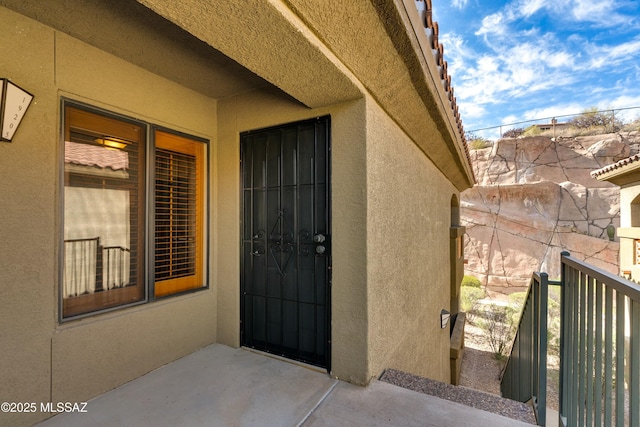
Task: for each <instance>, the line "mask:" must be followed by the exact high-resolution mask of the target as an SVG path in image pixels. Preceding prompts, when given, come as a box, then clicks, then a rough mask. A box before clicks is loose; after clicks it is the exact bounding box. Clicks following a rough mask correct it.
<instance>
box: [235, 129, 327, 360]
mask: <svg viewBox="0 0 640 427" xmlns="http://www.w3.org/2000/svg"><path fill="white" fill-rule="evenodd" d="M329 125H330V123H329V117H323V118H319V119H316V120H311V121H305V122H299V123H293V124H289V125H284V126H280V127H277V128H270V129H265V130H259V131H252V132H247V133H243V134H242V135H241V156H242V158H241V161H242V198H243V201H242V203H243V214H242V215H243V218H242V270H241V288H242V289H241V290H242V299H241V322H242V323H241V335H242V345H244V346H247V347H251V348H255V349H259V350H262V351H267V352H269V353H274V354H278V355H281V356H284V357H287V358H290V359H295V360H299V361H303V362H306V363H310V364H313V365H317V366H322V367H325V368H327V369H329V360H330V357H329V331H330V329H329V326H328V325H329V311H330V306H329V301H330V299H329V283H330V268H331V267H330V261H331V234H330V233H331V231H330V224H329V219H330V212H329V209H330V204H329V189H330V186H329V175H330V174H329V152H330V151H329Z"/></svg>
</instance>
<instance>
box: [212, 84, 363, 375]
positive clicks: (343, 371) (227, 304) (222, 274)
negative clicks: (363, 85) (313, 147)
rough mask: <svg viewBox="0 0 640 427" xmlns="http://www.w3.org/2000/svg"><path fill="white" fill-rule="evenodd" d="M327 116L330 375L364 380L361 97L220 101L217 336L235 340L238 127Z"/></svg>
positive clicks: (258, 95)
mask: <svg viewBox="0 0 640 427" xmlns="http://www.w3.org/2000/svg"><path fill="white" fill-rule="evenodd" d="M326 114H329V115H331V143H332V162H331V180H332V248H333V253H332V255H333V268H332V271H333V284H332V289H331V293H332V297H331V305H332V308H331V311H332V312H331V318H332V326H331V334H332V348H331V355H332V375H334V376H336V377H338V378H341V379H345V380H348V381H352V382H356V383H360V384H364V383H366V382H368V378H367V375H366V371H367V368H366V367H367V363H368V362H367V344H366V343H367V337H368V334H367V317H366V316H367V310H366V304H367V299H366V256H365V255H364V254H365V253H366V208H367V206H366V135H367V133H366V129H365V123H366V122H365V103H364V100H359V101H353V102H347V103H342V104H337V105H334V106H332V107H329V108H322V109H315V110H309V109H307V108H305V107H304V106H302V105H301V104H299V103H297V102H295V101H293V100H291V99H289V98H286V97H283V96H282V95H281V94H279V93H277V92H273V91H258V92H252V93H250V94H245V95H242V96H238V97H234V98H230V99H227V100H223V101H220V103H219V105H218V123H219V132H218V144H217V151H216V155H215V158H216V165H217V167H216V170H217V175H216V188H217V201H218V206H224V207H225V208H224V209H220V210H218V211H217V213H216V215H217V216H216V218H217V220H216V225H215V233H216V236H217V239H215V240H216V242H217V243H215V245H216V248H217V249H216V252H217V254H218V258H217V268H215V277H216V282H217V283H218V284H219V285H218V339H219V341H220V342H221V343H223V344H227V345H232V346H237V345H239V344H240V335H239V332H240V329H239V321H240V294H239V289H240V281H239V276H240V274H239V271H240V260H239V254H240V246H239V245H240V226H239V223H238V218H239V217H240V200H239V188H240V182H239V178H240V152H239V148H240V140H239V135H240V133H241V132H244V131H248V130H253V129H260V128H264V127H269V126H274V125H277V124H282V123H288V122H293V121H297V120H303V119H308V118H312V117H316V116H322V115H326Z"/></svg>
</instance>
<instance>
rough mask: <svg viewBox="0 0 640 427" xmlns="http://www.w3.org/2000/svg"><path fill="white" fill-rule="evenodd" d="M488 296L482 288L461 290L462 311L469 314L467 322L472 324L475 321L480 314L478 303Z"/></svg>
mask: <svg viewBox="0 0 640 427" xmlns="http://www.w3.org/2000/svg"><path fill="white" fill-rule="evenodd" d="M485 296H486V294H485V292H484V290H482V288H475V287H473V286H462V287H461V288H460V311H463V312H465V313H467V320H468V321H469V322H471V323H473V322H474V321H475V318H476V315H477V314H478V301H480V300H481V299H483V298H484V297H485Z"/></svg>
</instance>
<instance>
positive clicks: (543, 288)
mask: <svg viewBox="0 0 640 427" xmlns="http://www.w3.org/2000/svg"><path fill="white" fill-rule="evenodd" d="M538 295H539V305H538V307H536V311H538V322H537V324H538V326H539V330H538V334H537V337H536V339H537V340H538V345H537V347H538V353H537V356H538V360H537V363H538V379H537V383H538V401H537V404H538V411H537V414H538V425H546V421H547V337H548V333H547V330H548V323H547V320H548V306H549V275H548V274H547V273H540V290H539V292H538Z"/></svg>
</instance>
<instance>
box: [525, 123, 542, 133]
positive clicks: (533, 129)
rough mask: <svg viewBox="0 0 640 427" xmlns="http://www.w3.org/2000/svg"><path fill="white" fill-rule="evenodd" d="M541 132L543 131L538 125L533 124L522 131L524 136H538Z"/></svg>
mask: <svg viewBox="0 0 640 427" xmlns="http://www.w3.org/2000/svg"><path fill="white" fill-rule="evenodd" d="M541 133H542V131H541V130H540V128H539V127H538V126H536V125H531V126H529V127H528V128H526V129H525V130H524V132H523V133H522V136H537V135H540V134H541Z"/></svg>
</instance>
